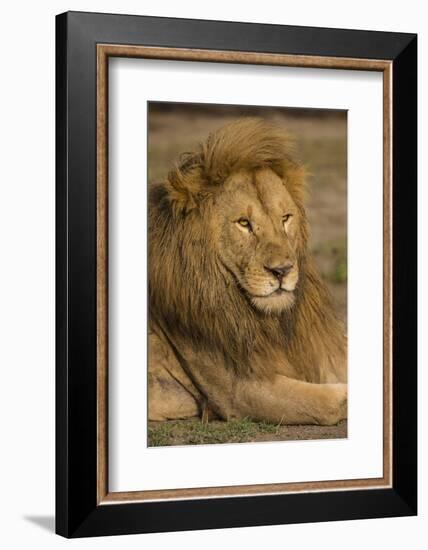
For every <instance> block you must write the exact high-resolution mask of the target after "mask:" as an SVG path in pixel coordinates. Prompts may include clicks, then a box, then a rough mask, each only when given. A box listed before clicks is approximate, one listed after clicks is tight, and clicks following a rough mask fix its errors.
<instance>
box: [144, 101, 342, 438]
mask: <svg viewBox="0 0 428 550" xmlns="http://www.w3.org/2000/svg"><path fill="white" fill-rule="evenodd" d="M243 116H257V117H260V118H263V119H266V120H268V121H271V122H274V123H275V124H276V125H278V126H280V127H282V128H284V130H285V131H286V132H287V133H288V134H290V135H291V136H292V137H293V138H294V140H295V144H296V157H297V159H298V160H299V161H300V162H301V163H303V165H304V166H305V167H306V169H307V171H308V174H309V176H308V179H307V190H308V193H307V202H306V210H307V214H308V218H309V223H310V241H309V248H310V250H311V252H312V255H313V257H314V259H315V261H316V263H317V266H318V269H319V271H320V273H321V275H322V277H323V278H324V280H325V281H326V283H327V285H328V287H329V289H330V291H331V294H332V297H333V302H334V304H335V307H336V309H337V313H338V315H339V316H340V317H341V318H342V319H343V320H344V322H345V323H346V295H347V180H346V177H347V113H346V111H340V110H325V109H300V108H286V107H259V106H236V105H210V104H201V103H198V104H193V103H163V102H150V103H149V104H148V181H149V185H150V183H154V182H160V181H163V180H164V179H165V178H166V176H167V174H168V172H169V170H170V169H171V167H172V166H173V164H174V163H175V162H177V161H178V160H179V158H180V155H181V154H182V153H185V152H190V151H194V150H195V149H196V148H197V146H198V144H199V143H201V142H203V141H205V140H206V138H207V137H208V135H209V134H210V133H211V132H213V131H215V130H217V129H218V128H220V127H221V126H223V125H224V124H227V123H228V122H231V121H232V120H235V119H236V118H240V117H243ZM148 433H149V441H148V445H149V446H161V445H186V444H187V445H188V444H208V443H233V442H249V441H273V440H287V439H293V440H294V439H326V438H340V437H346V433H347V432H346V422H342V423H340V424H339V425H338V426H328V427H327V426H272V425H264V424H263V423H254V422H251V421H249V420H245V421H240V422H238V421H232V422H221V421H212V422H210V423H208V424H204V423H202V422H201V420H200V419H195V420H183V421H168V422H150V423H149V430H148Z"/></svg>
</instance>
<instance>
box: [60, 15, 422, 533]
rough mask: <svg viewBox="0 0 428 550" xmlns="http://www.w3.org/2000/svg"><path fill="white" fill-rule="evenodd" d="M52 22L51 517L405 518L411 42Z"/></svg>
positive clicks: (156, 524) (410, 341)
mask: <svg viewBox="0 0 428 550" xmlns="http://www.w3.org/2000/svg"><path fill="white" fill-rule="evenodd" d="M56 24H57V32H56V36H57V43H56V48H57V58H56V59H57V61H56V71H57V73H56V86H57V104H56V116H57V142H56V143H57V149H56V156H57V173H56V179H57V228H56V232H57V278H56V281H57V371H56V396H57V399H56V446H57V447H56V453H57V454H56V462H57V470H56V487H57V494H56V518H57V532H58V533H59V534H60V535H63V536H66V537H84V536H96V535H110V534H111V535H113V534H126V533H144V532H157V531H175V530H188V529H208V528H220V527H238V526H250V525H271V524H279V523H297V522H314V521H332V520H340V519H360V518H372V517H393V516H404V515H414V514H416V510H417V490H416V489H417V486H416V485H417V472H416V467H417V464H416V456H417V452H416V433H417V424H416V422H417V419H416V150H417V148H416V54H417V39H416V36H415V35H412V34H401V33H383V32H372V31H354V30H340V29H322V28H308V27H289V26H279V25H258V24H244V23H230V22H215V21H196V20H184V19H168V18H154V17H141V16H122V15H120V16H119V15H109V14H94V13H78V12H68V13H65V14H61V15H59V16H57V21H56Z"/></svg>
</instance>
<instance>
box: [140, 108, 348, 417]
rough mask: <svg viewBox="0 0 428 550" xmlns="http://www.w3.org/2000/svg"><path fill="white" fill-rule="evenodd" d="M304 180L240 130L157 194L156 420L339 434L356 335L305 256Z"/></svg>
mask: <svg viewBox="0 0 428 550" xmlns="http://www.w3.org/2000/svg"><path fill="white" fill-rule="evenodd" d="M304 197H305V168H304V167H303V166H302V165H301V164H300V163H299V162H297V161H296V160H295V159H294V153H293V145H292V141H291V140H290V139H289V137H288V136H287V135H285V134H284V133H283V132H282V130H281V129H280V128H277V127H276V126H274V125H272V124H270V123H268V122H266V121H264V120H262V119H257V118H241V119H237V120H235V121H234V122H231V123H229V124H228V125H226V126H224V127H223V128H221V129H219V130H218V131H216V132H215V133H213V134H211V135H210V136H209V137H208V139H207V141H206V142H205V143H204V144H201V145H200V146H199V149H198V150H196V152H194V153H186V154H185V155H184V157H183V158H182V161H181V163H179V164H177V165H176V166H175V167H174V168H173V169H172V170H171V171H170V173H169V174H168V177H167V178H166V181H165V182H163V183H161V184H154V185H152V186H151V188H150V192H149V268H148V269H149V315H150V319H149V367H148V369H149V375H148V384H149V406H148V411H149V412H148V415H149V419H150V420H168V419H184V418H189V417H192V416H198V415H207V414H208V415H211V416H212V415H214V416H215V417H218V418H220V419H224V420H230V419H243V418H250V419H252V420H254V421H263V422H268V423H275V424H318V425H333V424H336V423H338V422H339V421H340V420H342V419H345V418H346V416H347V366H346V335H345V331H344V327H343V326H342V324H341V322H340V321H339V320H338V318H337V317H336V315H335V311H334V308H333V306H332V301H331V298H330V294H329V292H328V290H327V288H326V285H325V284H324V283H323V281H322V279H321V277H320V276H319V274H318V273H317V271H316V269H315V267H314V262H313V260H312V258H311V257H310V254H309V252H308V248H307V241H308V232H309V228H308V219H307V216H306V213H305V208H304Z"/></svg>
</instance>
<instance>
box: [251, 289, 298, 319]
mask: <svg viewBox="0 0 428 550" xmlns="http://www.w3.org/2000/svg"><path fill="white" fill-rule="evenodd" d="M294 301H295V297H294V293H293V292H287V291H286V290H282V291H280V292H278V291H277V292H274V293H273V294H269V295H268V296H251V302H252V304H253V305H254V307H255V308H257V309H258V310H259V311H262V312H263V313H273V314H275V313H281V312H283V311H284V310H286V309H289V308H291V307H292V306H293V304H294Z"/></svg>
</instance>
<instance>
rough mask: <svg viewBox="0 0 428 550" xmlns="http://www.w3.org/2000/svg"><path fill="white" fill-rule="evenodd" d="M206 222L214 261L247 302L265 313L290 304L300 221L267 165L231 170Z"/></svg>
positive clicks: (295, 278)
mask: <svg viewBox="0 0 428 550" xmlns="http://www.w3.org/2000/svg"><path fill="white" fill-rule="evenodd" d="M211 221H212V229H213V234H214V238H215V241H216V247H217V252H218V255H219V257H220V261H221V262H222V263H223V265H224V266H225V267H226V268H227V269H228V271H229V272H231V273H232V274H233V275H234V278H235V279H236V282H237V285H238V287H239V288H240V290H241V291H243V292H245V293H246V295H247V296H248V298H249V299H250V301H251V303H252V304H253V306H254V307H256V308H257V309H259V310H261V311H263V312H266V313H280V312H281V311H284V310H286V309H288V308H290V307H292V305H293V303H294V301H295V289H296V286H297V284H298V281H299V265H298V251H299V247H301V246H302V237H301V233H300V230H299V228H300V223H301V220H300V213H299V210H298V208H297V206H296V204H295V202H294V201H293V199H292V197H291V195H290V193H289V192H288V191H287V188H286V185H285V184H284V182H283V181H282V180H281V179H280V177H279V176H277V175H276V173H275V172H273V171H272V170H271V169H269V168H263V169H259V170H254V171H251V172H250V171H242V172H238V173H234V174H232V175H231V176H230V177H229V178H228V179H227V180H226V182H225V183H224V185H223V189H222V192H221V193H220V194H219V195H217V197H216V199H215V201H214V206H213V216H212V220H211Z"/></svg>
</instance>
